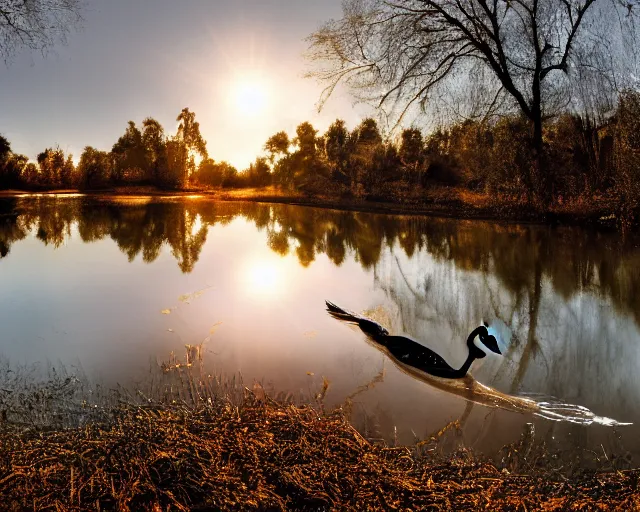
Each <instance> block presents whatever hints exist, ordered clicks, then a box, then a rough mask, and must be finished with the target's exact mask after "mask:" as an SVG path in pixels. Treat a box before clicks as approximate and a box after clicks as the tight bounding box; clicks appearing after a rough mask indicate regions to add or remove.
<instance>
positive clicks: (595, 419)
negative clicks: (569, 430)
mask: <svg viewBox="0 0 640 512" xmlns="http://www.w3.org/2000/svg"><path fill="white" fill-rule="evenodd" d="M326 306H327V311H328V312H329V314H330V315H331V316H333V317H334V318H337V319H339V320H341V321H345V322H348V323H353V324H357V325H358V326H359V327H360V329H361V330H362V331H363V332H364V333H365V334H366V335H367V339H368V340H369V343H370V345H372V346H374V347H375V348H376V349H378V350H380V351H381V352H383V353H384V354H386V355H387V356H388V357H389V358H390V359H391V361H393V363H394V364H395V365H396V366H397V367H398V369H399V370H400V371H402V372H403V373H405V374H406V375H409V376H411V377H413V378H414V379H417V380H420V381H422V382H424V383H426V384H429V385H430V386H434V387H436V388H438V389H441V390H443V391H446V392H448V393H452V394H454V395H457V396H459V397H461V398H463V399H465V400H467V401H469V402H473V403H476V404H480V405H484V406H488V407H494V408H499V409H504V410H507V411H512V412H518V413H523V414H524V413H529V414H534V415H536V416H541V417H543V418H546V419H549V420H554V421H566V422H571V423H578V424H581V425H591V424H600V425H608V426H622V425H630V423H620V422H618V421H616V420H613V419H611V418H605V417H602V416H597V415H595V414H594V413H593V412H591V411H590V410H589V409H587V408H586V407H583V406H580V405H573V404H568V403H564V402H562V401H561V400H558V399H556V398H553V397H545V396H542V395H525V396H513V395H508V394H506V393H502V392H501V391H498V390H496V389H494V388H492V387H489V386H486V385H484V384H482V383H480V382H478V381H476V380H475V379H474V378H473V377H472V376H471V375H470V374H469V373H468V371H469V368H470V367H471V364H472V363H473V361H474V360H475V359H482V358H484V357H486V355H487V353H486V351H487V350H488V351H491V352H494V353H496V354H500V353H501V352H500V349H499V347H498V344H497V341H496V339H495V337H494V336H493V335H490V334H489V333H488V330H487V326H484V325H483V326H480V327H477V328H476V329H474V330H473V331H472V332H471V334H470V335H469V337H468V339H467V346H468V347H469V355H468V356H467V360H466V361H465V363H464V364H463V365H462V367H460V368H459V369H455V368H452V367H451V366H450V365H449V364H448V363H447V362H446V361H445V360H444V359H443V358H442V357H440V356H439V355H438V354H436V353H435V352H433V351H432V350H430V349H428V348H427V347H425V346H423V345H421V344H420V343H417V342H416V341H414V340H411V339H409V338H406V337H403V336H392V335H390V334H389V331H388V330H387V329H385V328H384V327H383V326H382V325H380V324H379V323H377V322H375V321H374V320H371V319H370V318H367V317H365V316H362V315H358V314H356V313H353V312H351V311H347V310H345V309H342V308H341V307H339V306H337V305H335V304H334V303H332V302H329V301H326Z"/></svg>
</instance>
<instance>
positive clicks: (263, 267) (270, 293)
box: [241, 257, 287, 297]
mask: <svg viewBox="0 0 640 512" xmlns="http://www.w3.org/2000/svg"><path fill="white" fill-rule="evenodd" d="M241 275H242V277H243V281H244V287H245V290H246V291H247V292H248V293H249V294H250V295H254V296H260V297H274V296H276V295H281V294H282V292H283V291H284V289H285V288H286V284H287V274H286V272H285V261H284V260H283V259H282V258H278V257H261V258H253V259H251V260H249V261H247V262H246V263H245V265H244V267H243V271H242V273H241Z"/></svg>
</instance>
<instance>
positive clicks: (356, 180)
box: [0, 91, 640, 209]
mask: <svg viewBox="0 0 640 512" xmlns="http://www.w3.org/2000/svg"><path fill="white" fill-rule="evenodd" d="M177 120H178V121H179V126H178V130H177V133H176V134H175V135H173V136H168V135H166V134H165V132H164V129H163V127H162V126H161V124H160V123H159V122H158V121H157V120H155V119H153V118H147V119H145V120H144V121H143V122H142V126H141V127H138V126H137V125H136V123H134V122H133V121H129V123H128V126H127V128H126V130H125V132H124V134H123V135H122V136H121V137H120V138H119V139H118V140H117V141H116V143H115V144H114V145H113V147H112V148H111V151H108V152H107V151H102V150H98V149H96V148H93V147H90V146H88V147H86V148H85V149H84V151H83V152H82V154H81V156H80V160H79V163H78V165H74V162H73V159H72V156H71V155H68V154H65V153H64V152H63V151H62V150H61V149H60V148H48V149H45V150H44V151H43V152H42V153H40V154H39V155H38V158H37V161H36V162H29V161H28V159H27V157H25V156H24V155H19V154H15V153H13V152H12V151H11V147H10V144H9V142H8V141H7V140H6V139H4V138H1V137H0V188H17V189H29V190H38V189H59V188H78V189H81V190H95V189H101V188H107V187H113V186H127V185H155V186H157V187H159V188H162V189H167V190H183V189H186V188H189V187H191V188H193V187H197V188H203V187H204V188H206V187H214V188H215V187H225V188H234V187H265V186H269V185H273V186H276V187H279V188H282V189H285V190H287V191H292V192H296V193H304V194H308V195H322V196H325V197H327V196H329V197H331V198H335V199H338V198H348V197H355V198H366V199H378V200H391V201H403V200H407V199H411V198H413V199H416V198H417V199H418V200H419V198H420V196H421V195H422V194H424V192H425V190H426V189H428V188H430V187H434V186H457V187H461V188H466V189H470V190H475V191H478V192H481V193H485V194H489V195H491V194H502V195H506V196H509V197H513V198H514V200H519V201H527V200H529V201H531V200H532V197H533V195H534V192H535V187H536V184H537V181H536V179H535V176H532V170H534V171H535V170H536V169H537V167H536V161H535V159H536V158H537V155H536V152H535V150H534V147H533V146H534V143H533V141H532V140H531V130H530V127H529V124H528V121H527V119H526V118H525V117H523V116H521V115H505V116H501V117H498V118H494V119H492V120H467V121H462V122H458V123H455V124H452V125H449V126H447V127H443V128H441V129H438V130H434V131H432V132H431V133H429V134H426V135H425V134H424V133H423V132H422V131H421V130H419V129H418V128H415V127H414V128H406V129H404V130H402V131H401V132H400V133H399V134H398V135H397V136H396V137H393V138H390V137H385V136H383V134H382V132H381V130H380V128H379V126H378V123H377V122H376V121H375V120H374V119H372V118H368V119H364V120H363V121H361V122H360V124H358V125H357V126H356V127H355V128H354V129H352V130H349V129H348V127H347V125H346V124H345V122H344V121H342V120H339V119H338V120H336V121H335V122H333V123H332V124H331V125H330V126H329V128H328V129H327V130H326V132H325V133H323V134H320V133H319V132H318V130H316V129H315V128H314V127H313V126H312V125H311V123H309V122H303V123H301V124H300V125H299V126H298V127H297V129H296V131H295V134H294V135H293V136H290V135H289V134H287V133H286V132H285V131H280V132H278V133H276V134H274V135H273V136H271V137H269V138H268V140H267V141H266V143H265V145H264V152H265V155H266V156H259V157H258V158H256V160H255V161H254V162H253V163H252V164H251V165H250V166H249V167H248V168H247V169H245V170H244V171H241V172H239V171H238V170H237V169H236V168H234V167H233V166H232V165H230V164H229V163H227V162H223V161H215V160H214V159H213V158H211V157H210V156H209V155H208V152H207V148H206V141H205V140H204V139H203V137H202V135H201V133H200V126H199V123H198V122H197V121H196V119H195V114H194V113H193V112H191V111H190V110H189V109H188V108H185V109H183V110H182V112H181V113H180V115H179V116H178V118H177ZM542 151H543V153H544V162H545V163H546V166H547V169H546V173H547V175H548V178H547V180H548V183H549V187H550V191H551V192H550V193H551V196H552V198H553V200H554V201H556V202H563V201H566V200H571V199H577V198H585V197H586V198H590V197H593V196H594V194H595V195H607V196H608V197H615V198H618V199H620V200H621V204H623V205H625V207H626V208H630V209H636V208H638V205H639V204H640V203H639V201H640V179H639V178H640V93H638V92H634V91H627V92H625V93H623V94H622V95H621V96H620V98H619V101H618V104H617V107H616V108H615V109H613V110H612V112H611V113H610V114H609V115H608V116H605V117H603V119H602V120H601V121H600V122H596V121H594V120H593V119H592V118H590V117H588V116H584V115H583V116H580V115H577V114H572V113H568V112H567V113H564V114H561V115H559V116H557V117H555V118H554V119H553V120H550V121H549V122H547V123H546V124H545V127H544V130H543V146H542ZM197 156H199V157H200V161H199V162H198V163H196V157H197Z"/></svg>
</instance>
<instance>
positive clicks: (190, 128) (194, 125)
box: [167, 108, 208, 188]
mask: <svg viewBox="0 0 640 512" xmlns="http://www.w3.org/2000/svg"><path fill="white" fill-rule="evenodd" d="M176 121H179V122H180V124H179V125H178V133H177V134H176V136H175V137H174V138H173V139H172V140H171V141H169V142H168V143H167V167H168V170H169V183H170V186H172V188H184V187H185V186H186V185H187V183H188V181H189V176H190V175H191V174H192V173H194V172H195V158H194V154H196V153H197V154H199V155H200V156H201V157H202V158H207V157H208V154H207V143H206V141H205V140H204V139H203V138H202V134H201V133H200V123H198V122H197V121H196V114H195V113H194V112H191V111H190V110H189V109H188V108H183V109H182V112H180V114H179V115H178V117H177V118H176Z"/></svg>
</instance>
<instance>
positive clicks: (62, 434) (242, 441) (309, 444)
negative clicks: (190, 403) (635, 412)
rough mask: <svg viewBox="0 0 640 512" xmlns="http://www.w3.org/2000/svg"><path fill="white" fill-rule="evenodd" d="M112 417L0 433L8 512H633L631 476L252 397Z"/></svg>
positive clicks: (1, 488)
mask: <svg viewBox="0 0 640 512" xmlns="http://www.w3.org/2000/svg"><path fill="white" fill-rule="evenodd" d="M110 423H111V424H110V425H108V426H100V425H95V424H94V425H89V426H85V427H83V428H76V429H65V430H57V431H49V432H35V431H31V432H16V431H12V430H9V429H6V428H5V429H4V430H0V432H1V433H0V447H1V450H0V454H1V456H0V502H2V503H3V504H4V505H3V506H4V507H6V508H5V510H56V511H71V510H131V511H138V510H153V511H158V510H291V509H305V510H334V509H359V510H480V509H487V510H514V511H515V510H549V511H550V510H627V511H631V510H640V488H639V486H638V484H639V478H640V471H626V472H623V471H615V472H583V473H580V474H578V475H575V476H573V477H572V478H570V479H567V478H563V477H561V476H559V475H558V474H556V473H554V472H552V471H551V470H549V471H545V470H544V469H539V470H537V471H536V472H533V473H529V474H526V475H525V474H515V473H512V472H509V471H507V470H504V469H503V470H501V469H499V468H497V467H496V466H495V465H493V464H491V463H488V462H482V461H480V460H477V459H475V458H474V457H473V456H471V455H470V454H469V453H466V452H458V453H456V454H455V455H450V456H446V457H444V456H437V455H434V453H437V452H435V451H433V450H430V449H429V444H428V443H427V444H426V445H423V446H416V447H399V448H391V447H388V446H384V445H381V444H373V443H371V442H369V441H368V440H365V439H364V438H363V437H362V436H361V435H360V434H359V433H358V432H357V431H356V430H355V429H354V428H353V427H352V426H351V425H350V424H349V423H348V422H347V421H345V419H344V417H343V416H342V414H341V413H340V412H339V411H338V412H335V413H332V414H328V415H324V414H321V413H319V412H318V410H316V409H314V408H312V407H309V406H294V405H284V404H280V403H277V402H273V401H271V400H269V399H268V398H266V399H263V400H258V399H257V398H256V397H255V396H253V395H252V394H247V397H246V399H245V400H244V402H243V403H241V405H240V406H234V405H232V404H231V403H230V402H227V401H224V400H220V401H215V402H213V403H211V404H210V405H208V406H206V407H205V406H201V407H197V408H189V407H170V406H148V407H141V406H138V407H122V408H120V409H119V410H118V411H117V413H114V420H113V421H112V422H110ZM514 450H515V451H517V447H515V448H514ZM541 467H542V468H544V464H542V466H541Z"/></svg>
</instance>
